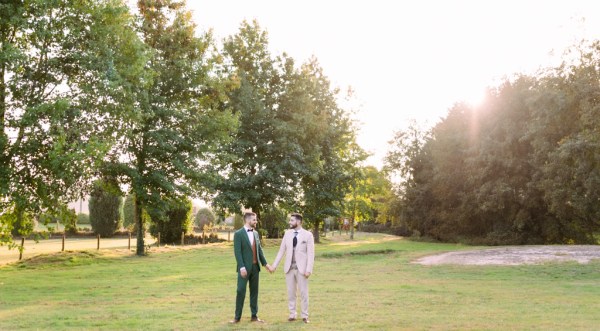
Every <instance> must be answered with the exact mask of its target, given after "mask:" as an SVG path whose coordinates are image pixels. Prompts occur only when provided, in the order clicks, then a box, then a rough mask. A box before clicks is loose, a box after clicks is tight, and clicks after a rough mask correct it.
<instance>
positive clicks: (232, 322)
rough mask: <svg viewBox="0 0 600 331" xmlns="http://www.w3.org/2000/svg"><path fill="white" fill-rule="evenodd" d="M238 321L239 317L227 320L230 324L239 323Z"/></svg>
mask: <svg viewBox="0 0 600 331" xmlns="http://www.w3.org/2000/svg"><path fill="white" fill-rule="evenodd" d="M239 322H240V320H239V319H237V318H234V319H232V320H231V321H229V323H230V324H237V323H239Z"/></svg>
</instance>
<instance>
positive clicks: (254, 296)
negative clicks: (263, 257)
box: [248, 264, 260, 317]
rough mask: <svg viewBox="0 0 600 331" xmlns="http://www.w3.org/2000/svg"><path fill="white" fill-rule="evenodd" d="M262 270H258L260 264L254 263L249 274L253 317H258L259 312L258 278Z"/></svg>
mask: <svg viewBox="0 0 600 331" xmlns="http://www.w3.org/2000/svg"><path fill="white" fill-rule="evenodd" d="M259 275H260V272H258V265H256V264H253V265H252V271H251V272H250V273H249V274H248V281H250V311H251V312H252V317H256V316H257V314H258V279H259Z"/></svg>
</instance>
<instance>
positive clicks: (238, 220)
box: [233, 214, 244, 230]
mask: <svg viewBox="0 0 600 331" xmlns="http://www.w3.org/2000/svg"><path fill="white" fill-rule="evenodd" d="M242 226H244V216H242V215H239V214H235V216H233V229H234V230H237V229H239V228H241V227H242Z"/></svg>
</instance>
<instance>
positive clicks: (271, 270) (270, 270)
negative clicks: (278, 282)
mask: <svg viewBox="0 0 600 331" xmlns="http://www.w3.org/2000/svg"><path fill="white" fill-rule="evenodd" d="M265 268H267V270H268V271H269V272H270V273H274V272H275V268H273V267H272V266H271V265H270V264H267V265H266V266H265Z"/></svg>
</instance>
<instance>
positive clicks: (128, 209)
mask: <svg viewBox="0 0 600 331" xmlns="http://www.w3.org/2000/svg"><path fill="white" fill-rule="evenodd" d="M134 204H135V196H134V195H133V194H127V196H126V197H125V202H124V203H123V227H125V228H126V229H129V230H130V231H131V230H133V229H135V218H134V213H135V205H134ZM134 232H136V231H134Z"/></svg>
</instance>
